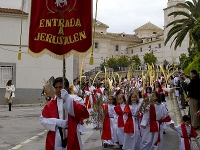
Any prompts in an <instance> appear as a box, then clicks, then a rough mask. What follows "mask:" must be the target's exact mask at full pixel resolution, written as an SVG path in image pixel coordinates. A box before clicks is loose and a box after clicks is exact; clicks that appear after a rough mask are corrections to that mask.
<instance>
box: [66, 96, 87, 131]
mask: <svg viewBox="0 0 200 150" xmlns="http://www.w3.org/2000/svg"><path fill="white" fill-rule="evenodd" d="M69 96H70V97H71V98H72V99H73V100H74V101H75V102H77V103H79V104H81V105H83V106H85V105H84V101H83V99H82V98H81V97H79V96H77V95H73V94H69ZM77 128H78V130H79V131H80V132H85V130H86V123H85V122H84V124H78V127H77Z"/></svg>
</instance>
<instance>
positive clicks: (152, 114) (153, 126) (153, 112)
mask: <svg viewBox="0 0 200 150" xmlns="http://www.w3.org/2000/svg"><path fill="white" fill-rule="evenodd" d="M150 132H158V124H157V121H156V110H155V107H154V104H151V105H150Z"/></svg>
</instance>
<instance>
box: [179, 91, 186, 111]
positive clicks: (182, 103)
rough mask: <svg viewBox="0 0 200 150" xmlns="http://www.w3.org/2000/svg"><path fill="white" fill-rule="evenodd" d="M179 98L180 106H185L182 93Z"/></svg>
mask: <svg viewBox="0 0 200 150" xmlns="http://www.w3.org/2000/svg"><path fill="white" fill-rule="evenodd" d="M180 99H181V106H182V108H185V98H184V95H183V94H180Z"/></svg>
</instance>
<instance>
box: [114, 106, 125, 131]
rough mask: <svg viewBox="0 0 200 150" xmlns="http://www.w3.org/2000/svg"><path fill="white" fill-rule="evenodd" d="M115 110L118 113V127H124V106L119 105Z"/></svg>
mask: <svg viewBox="0 0 200 150" xmlns="http://www.w3.org/2000/svg"><path fill="white" fill-rule="evenodd" d="M114 110H115V112H116V114H117V115H118V121H117V122H118V127H124V120H123V115H124V112H123V111H122V108H121V107H120V105H117V106H115V107H114Z"/></svg>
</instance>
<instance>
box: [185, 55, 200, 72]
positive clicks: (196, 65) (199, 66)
mask: <svg viewBox="0 0 200 150" xmlns="http://www.w3.org/2000/svg"><path fill="white" fill-rule="evenodd" d="M191 69H196V70H197V72H198V73H200V55H197V56H195V57H194V59H193V61H192V62H191V63H189V65H188V66H187V68H186V69H185V70H184V72H185V73H186V74H190V70H191Z"/></svg>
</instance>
